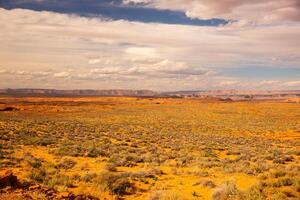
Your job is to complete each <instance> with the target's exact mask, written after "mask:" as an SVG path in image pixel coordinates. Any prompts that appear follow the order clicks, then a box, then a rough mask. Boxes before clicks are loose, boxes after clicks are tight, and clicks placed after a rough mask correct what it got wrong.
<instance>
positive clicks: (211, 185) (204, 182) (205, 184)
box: [193, 179, 216, 188]
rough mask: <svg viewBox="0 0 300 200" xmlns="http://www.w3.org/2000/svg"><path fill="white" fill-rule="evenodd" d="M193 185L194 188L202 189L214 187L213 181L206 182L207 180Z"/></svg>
mask: <svg viewBox="0 0 300 200" xmlns="http://www.w3.org/2000/svg"><path fill="white" fill-rule="evenodd" d="M193 185H194V186H197V185H200V186H202V187H208V188H214V187H216V184H215V183H214V182H213V181H211V180H208V179H204V180H200V181H198V182H196V183H194V184H193Z"/></svg>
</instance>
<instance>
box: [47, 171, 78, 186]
mask: <svg viewBox="0 0 300 200" xmlns="http://www.w3.org/2000/svg"><path fill="white" fill-rule="evenodd" d="M46 184H47V185H48V186H49V187H51V188H54V187H55V186H58V185H62V186H65V187H67V188H71V187H74V184H73V180H72V179H71V178H70V177H69V176H66V175H63V174H55V175H54V176H53V177H51V178H49V180H47V183H46Z"/></svg>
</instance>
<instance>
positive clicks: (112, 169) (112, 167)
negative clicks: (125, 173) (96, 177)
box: [105, 163, 118, 172]
mask: <svg viewBox="0 0 300 200" xmlns="http://www.w3.org/2000/svg"><path fill="white" fill-rule="evenodd" d="M117 166H118V165H117V164H116V163H108V164H106V166H105V169H106V170H107V171H110V172H116V171H117Z"/></svg>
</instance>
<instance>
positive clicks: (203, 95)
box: [0, 88, 300, 111]
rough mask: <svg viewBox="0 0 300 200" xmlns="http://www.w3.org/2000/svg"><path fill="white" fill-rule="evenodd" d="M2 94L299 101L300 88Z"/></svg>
mask: <svg viewBox="0 0 300 200" xmlns="http://www.w3.org/2000/svg"><path fill="white" fill-rule="evenodd" d="M0 95H9V96H46V97H47V96H49V97H73V96H74V97H80V96H82V97H97V96H99V97H149V98H150V97H151V98H153V97H166V98H168V97H172V98H197V99H206V100H218V101H224V102H231V101H253V100H286V101H287V100H291V99H292V100H293V101H289V102H299V99H300V90H272V91H270V90H196V91H174V92H156V91H152V90H115V89H114V90H57V89H30V88H24V89H0ZM295 99H296V101H295ZM8 109H11V108H8ZM8 111H9V110H8Z"/></svg>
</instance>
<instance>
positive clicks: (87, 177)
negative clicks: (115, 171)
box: [81, 173, 97, 183]
mask: <svg viewBox="0 0 300 200" xmlns="http://www.w3.org/2000/svg"><path fill="white" fill-rule="evenodd" d="M96 177H97V174H96V173H87V174H85V175H84V176H82V177H81V181H84V182H86V183H89V182H93V180H94V179H95V178H96Z"/></svg>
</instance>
